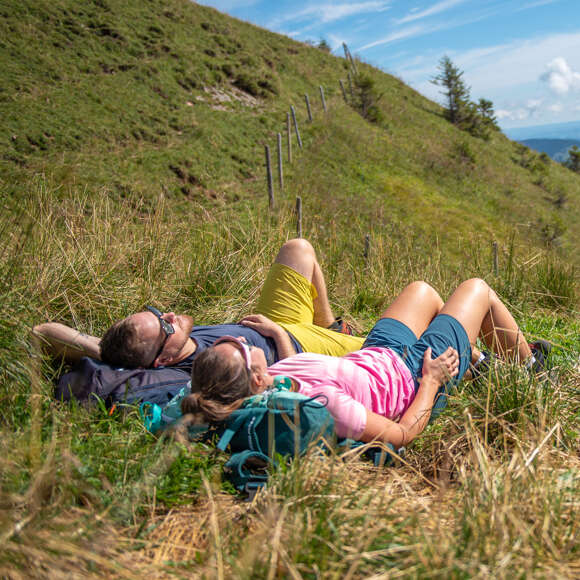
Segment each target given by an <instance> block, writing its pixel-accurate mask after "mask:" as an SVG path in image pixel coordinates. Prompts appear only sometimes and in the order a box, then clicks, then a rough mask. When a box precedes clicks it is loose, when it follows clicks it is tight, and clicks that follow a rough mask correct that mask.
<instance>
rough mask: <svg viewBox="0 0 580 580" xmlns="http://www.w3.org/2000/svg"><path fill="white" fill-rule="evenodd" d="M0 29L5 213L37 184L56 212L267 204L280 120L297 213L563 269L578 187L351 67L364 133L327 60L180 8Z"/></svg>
mask: <svg viewBox="0 0 580 580" xmlns="http://www.w3.org/2000/svg"><path fill="white" fill-rule="evenodd" d="M0 26H2V29H1V30H0V32H1V33H2V39H3V40H2V41H1V43H2V44H1V52H0V63H1V64H2V70H3V73H2V74H3V83H2V90H1V92H0V113H1V114H2V118H3V127H4V131H3V132H2V137H1V142H0V158H1V165H0V171H1V173H0V175H1V176H2V179H3V181H4V187H3V191H4V195H5V196H6V194H8V193H9V194H11V195H14V196H15V197H17V198H18V197H20V196H21V195H22V193H23V192H22V189H23V187H26V186H25V184H27V183H28V182H29V181H28V180H29V179H30V177H31V176H33V175H39V174H41V175H44V176H45V177H46V179H48V180H49V182H50V183H52V184H54V185H56V186H57V187H58V188H59V194H60V196H65V195H68V191H69V188H70V187H73V188H74V187H77V186H78V187H80V188H81V189H84V188H87V189H88V191H89V192H90V193H91V194H92V195H98V194H99V193H98V192H100V191H105V192H106V193H107V195H109V196H110V197H112V198H113V199H117V200H118V199H122V198H125V197H127V196H128V195H130V194H131V193H136V194H137V195H138V196H142V197H144V198H146V199H151V198H154V197H156V196H157V195H158V193H159V192H163V193H164V194H165V195H166V196H167V197H169V198H171V199H172V200H175V202H179V203H182V202H187V203H188V204H189V208H188V209H187V208H186V211H191V204H192V203H193V205H194V206H195V203H198V202H201V203H202V204H203V205H204V206H206V207H210V208H214V207H215V205H216V203H218V202H226V203H228V204H232V203H235V202H238V201H240V202H241V203H243V202H244V201H245V200H252V199H255V198H256V196H259V198H260V199H264V198H265V195H264V185H263V180H264V169H263V164H264V161H263V158H264V153H263V145H264V144H265V143H269V144H270V146H271V147H272V149H274V145H275V134H276V132H278V131H280V132H282V131H283V130H284V127H285V114H286V111H287V110H288V106H289V105H290V104H292V103H293V104H294V105H295V106H296V108H297V110H298V115H299V120H300V122H301V125H302V131H303V133H304V135H303V138H304V142H305V146H306V148H305V155H303V156H301V158H300V162H299V163H298V162H297V163H296V164H294V166H293V167H292V168H291V169H290V170H289V177H293V176H296V178H297V182H293V181H290V182H289V185H288V193H289V194H291V195H293V194H296V193H300V190H301V189H302V184H303V183H304V184H306V183H307V184H308V185H309V186H310V188H311V191H308V200H305V201H306V202H307V203H310V200H311V199H312V203H314V204H317V200H318V199H319V198H322V199H327V197H328V196H327V195H320V196H318V195H317V194H316V192H323V191H326V192H328V191H332V192H333V197H334V196H340V197H339V199H344V198H346V199H349V200H350V199H358V198H359V197H360V196H361V195H364V198H365V199H367V200H368V202H369V203H367V204H366V205H368V206H369V207H368V209H367V211H365V213H364V215H362V216H361V225H362V227H363V229H371V228H372V227H374V226H375V225H376V226H377V227H382V226H383V225H384V223H385V222H389V223H396V222H397V219H398V218H400V217H401V216H404V218H405V220H407V219H411V223H409V226H411V227H414V228H418V229H419V230H426V231H428V232H429V233H431V232H433V231H434V230H436V233H437V235H438V237H440V238H442V239H447V238H451V239H453V241H455V239H456V238H458V237H462V236H465V235H473V234H476V233H477V234H481V235H483V236H486V237H498V238H499V239H504V240H505V239H506V237H507V236H508V235H509V232H510V231H512V230H514V229H517V230H518V235H519V238H520V239H521V240H522V242H531V243H533V244H534V245H538V247H542V245H544V244H552V243H553V242H556V244H560V243H563V247H564V248H565V252H566V253H567V255H568V258H569V259H571V260H577V254H578V252H575V251H574V250H575V249H576V246H575V245H574V243H575V240H576V239H577V238H578V236H579V235H580V230H579V227H580V226H579V225H578V224H580V215H579V213H580V210H579V209H578V208H579V207H580V203H579V198H580V180H579V179H578V177H577V176H576V175H573V174H571V173H570V172H569V171H567V170H564V169H562V168H561V167H560V166H558V165H557V164H554V163H552V162H550V161H545V162H544V161H542V160H540V159H539V157H538V155H536V154H534V153H532V152H531V151H529V150H527V149H523V148H522V147H521V146H518V145H516V144H513V143H512V142H509V141H508V140H507V139H505V138H504V137H503V136H501V135H500V134H498V135H495V136H494V138H493V139H492V140H491V141H490V142H484V141H481V140H477V139H474V138H472V137H470V136H469V135H467V134H466V133H462V132H459V131H457V130H456V129H455V128H454V127H452V126H450V125H449V124H448V123H446V122H445V120H444V119H443V118H442V117H441V110H440V108H439V107H438V106H437V105H435V104H434V103H432V102H430V101H428V100H426V99H424V98H422V97H421V96H419V95H418V94H417V93H415V92H414V91H412V90H411V89H409V88H408V87H406V86H405V85H404V84H402V83H401V82H400V81H399V80H397V79H395V78H393V77H390V76H388V75H384V74H382V73H379V72H378V71H376V70H374V69H370V68H369V67H361V68H363V69H364V70H366V71H368V72H369V73H370V74H371V75H372V76H373V77H374V78H375V80H376V83H377V85H378V87H379V90H380V92H381V93H382V94H383V96H382V99H381V101H380V103H379V104H380V106H381V108H382V110H383V113H384V119H385V121H384V123H382V125H381V126H378V127H377V126H372V125H370V124H369V123H367V122H365V121H364V120H363V119H361V118H359V117H358V115H356V114H353V112H352V111H350V110H349V109H348V108H347V107H346V106H344V105H343V103H342V99H341V97H340V90H339V85H338V80H339V79H340V78H343V79H344V80H345V82H346V70H345V68H346V67H345V63H344V61H343V60H342V59H339V58H336V57H333V56H330V55H328V54H326V53H325V52H323V51H321V50H316V49H313V48H311V47H308V46H305V45H303V44H300V43H296V42H293V41H291V40H289V39H287V38H284V37H280V36H278V35H275V34H272V33H269V32H267V31H264V30H260V29H256V28H253V27H250V26H248V25H247V24H245V23H241V22H239V21H236V20H233V19H230V18H227V17H224V16H222V15H220V14H219V13H217V12H215V11H214V10H211V9H208V8H204V7H201V6H196V5H193V4H191V3H187V2H182V1H170V2H146V3H142V2H110V1H103V2H82V3H78V2H72V1H71V2H68V1H66V0H58V1H56V2H42V1H41V2H18V3H17V2H8V3H5V4H4V7H3V8H2V21H1V24H0ZM319 85H322V86H324V87H325V90H326V95H327V98H328V100H329V107H330V109H331V113H330V114H329V115H328V116H327V118H326V120H324V121H323V120H322V116H321V113H320V104H319V100H318V86H319ZM304 93H309V94H310V98H311V100H312V103H313V107H314V109H315V114H316V122H315V123H314V125H313V126H306V123H305V118H306V114H305V107H304V99H303V94H304ZM224 99H230V100H224ZM305 164H307V165H308V166H309V165H310V164H312V165H313V166H315V167H316V168H317V170H316V172H315V173H312V171H309V170H307V169H308V168H307V167H304V165H305ZM305 187H306V185H305ZM377 202H379V203H377ZM252 203H253V201H252ZM379 206H380V207H381V208H382V209H381V211H382V215H380V214H381V212H379V210H378V208H379ZM334 209H335V208H334V207H333V208H332V213H331V212H329V213H327V214H326V215H324V216H323V219H324V221H330V220H331V219H332V218H333V217H334V216H333V213H334ZM418 210H421V211H418ZM432 212H435V215H433V214H432ZM465 215H470V219H469V220H465V217H464V216H465ZM442 216H443V217H442ZM441 226H447V227H441Z"/></svg>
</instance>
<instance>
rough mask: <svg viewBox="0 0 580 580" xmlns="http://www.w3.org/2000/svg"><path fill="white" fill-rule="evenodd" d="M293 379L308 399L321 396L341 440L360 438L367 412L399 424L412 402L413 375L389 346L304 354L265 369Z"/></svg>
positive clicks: (413, 392) (413, 395) (270, 372)
mask: <svg viewBox="0 0 580 580" xmlns="http://www.w3.org/2000/svg"><path fill="white" fill-rule="evenodd" d="M268 372H269V374H271V375H285V376H287V377H290V378H292V379H295V380H296V381H297V382H298V384H299V385H300V388H299V391H300V392H301V393H303V394H304V395H308V396H309V397H314V396H316V395H324V397H323V398H322V399H321V402H326V399H327V400H328V404H327V407H328V410H329V411H330V414H331V415H332V416H333V417H334V420H335V426H336V433H337V435H338V436H339V437H351V438H353V439H358V438H359V437H360V435H361V434H362V432H363V431H364V429H365V427H366V419H367V417H366V410H367V409H368V410H369V411H373V412H375V413H377V414H379V415H382V416H383V417H386V418H387V419H392V420H397V419H398V418H399V417H400V416H401V415H402V414H403V413H404V412H405V411H406V409H407V408H408V407H409V405H410V404H411V402H412V401H413V399H414V398H415V387H414V381H413V377H412V376H411V371H409V369H408V368H407V366H406V365H405V363H404V362H403V361H402V360H401V359H400V358H399V356H398V355H397V354H396V353H394V352H393V351H392V350H390V349H388V348H382V347H371V348H365V349H363V350H358V351H356V352H351V353H350V354H347V355H345V356H342V357H333V356H326V355H323V354H315V353H310V352H304V353H300V354H297V355H295V356H292V357H289V358H286V359H283V360H281V361H280V362H277V363H276V364H274V365H272V366H271V367H269V369H268Z"/></svg>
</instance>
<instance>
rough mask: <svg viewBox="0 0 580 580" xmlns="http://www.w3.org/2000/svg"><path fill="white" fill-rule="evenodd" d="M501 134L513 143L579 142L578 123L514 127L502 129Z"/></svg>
mask: <svg viewBox="0 0 580 580" xmlns="http://www.w3.org/2000/svg"><path fill="white" fill-rule="evenodd" d="M503 132H504V133H505V135H507V136H508V137H509V138H510V139H513V140H514V141H528V140H530V139H572V140H575V141H580V121H572V122H569V123H553V124H551V125H535V126H531V127H515V128H512V129H503Z"/></svg>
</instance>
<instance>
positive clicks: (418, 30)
mask: <svg viewBox="0 0 580 580" xmlns="http://www.w3.org/2000/svg"><path fill="white" fill-rule="evenodd" d="M424 32H425V27H424V26H421V25H419V24H417V25H416V26H410V27H408V28H403V29H402V30H397V31H396V32H392V33H391V34H389V35H387V36H385V37H383V38H381V39H380V40H375V41H374V42H370V43H369V44H365V45H364V46H361V47H360V48H358V49H357V51H359V50H366V49H368V48H373V47H374V46H380V45H382V44H390V43H391V42H395V41H397V40H402V39H403V38H410V37H412V36H420V35H421V34H423V33H424Z"/></svg>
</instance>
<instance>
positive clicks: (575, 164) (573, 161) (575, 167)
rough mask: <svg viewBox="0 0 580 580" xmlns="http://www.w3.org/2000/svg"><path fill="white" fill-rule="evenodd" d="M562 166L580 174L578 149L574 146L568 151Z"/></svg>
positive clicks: (579, 153)
mask: <svg viewBox="0 0 580 580" xmlns="http://www.w3.org/2000/svg"><path fill="white" fill-rule="evenodd" d="M564 165H565V166H566V167H567V168H568V169H571V170H572V171H575V172H576V173H580V149H578V147H577V146H576V145H574V147H572V148H571V149H568V159H567V160H566V162H565V163H564Z"/></svg>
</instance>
